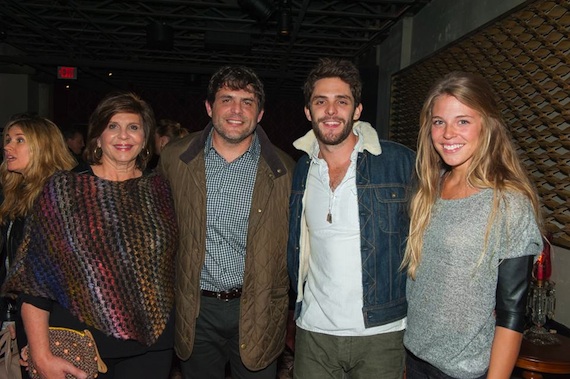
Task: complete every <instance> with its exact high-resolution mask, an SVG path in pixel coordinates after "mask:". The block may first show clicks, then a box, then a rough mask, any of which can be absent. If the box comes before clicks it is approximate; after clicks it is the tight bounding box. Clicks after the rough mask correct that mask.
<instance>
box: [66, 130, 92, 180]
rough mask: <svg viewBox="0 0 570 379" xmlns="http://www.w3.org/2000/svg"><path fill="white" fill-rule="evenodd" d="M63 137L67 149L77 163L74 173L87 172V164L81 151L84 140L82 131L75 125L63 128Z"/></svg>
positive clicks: (83, 146)
mask: <svg viewBox="0 0 570 379" xmlns="http://www.w3.org/2000/svg"><path fill="white" fill-rule="evenodd" d="M62 132H63V137H64V138H65V142H66V143H67V147H68V148H69V150H70V151H71V153H72V154H73V156H74V157H75V160H76V161H77V166H76V168H75V170H76V171H85V170H88V166H89V165H88V164H87V163H86V162H85V160H84V159H83V149H84V148H85V138H84V136H83V131H82V130H81V128H80V127H79V126H77V125H74V126H70V127H67V128H63V130H62Z"/></svg>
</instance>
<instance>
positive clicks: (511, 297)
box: [495, 255, 534, 333]
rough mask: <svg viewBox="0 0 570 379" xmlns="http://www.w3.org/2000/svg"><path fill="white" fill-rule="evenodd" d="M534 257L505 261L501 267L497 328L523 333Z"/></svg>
mask: <svg viewBox="0 0 570 379" xmlns="http://www.w3.org/2000/svg"><path fill="white" fill-rule="evenodd" d="M533 260H534V257H533V256H532V255H527V256H524V257H519V258H510V259H504V260H503V261H502V262H501V264H500V265H499V278H498V282H497V304H496V306H495V312H496V315H497V320H496V326H502V327H503V328H507V329H511V330H514V331H517V332H520V333H522V332H523V330H524V325H525V313H526V302H527V293H528V287H529V284H530V278H531V273H532V263H533Z"/></svg>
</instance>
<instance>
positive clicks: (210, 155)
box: [200, 133, 261, 292]
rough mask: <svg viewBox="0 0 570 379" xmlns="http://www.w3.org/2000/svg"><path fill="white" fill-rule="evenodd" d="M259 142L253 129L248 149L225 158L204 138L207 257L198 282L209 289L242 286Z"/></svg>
mask: <svg viewBox="0 0 570 379" xmlns="http://www.w3.org/2000/svg"><path fill="white" fill-rule="evenodd" d="M260 155H261V145H260V144H259V140H258V138H257V134H256V133H254V136H253V140H252V142H251V145H250V147H249V149H248V150H247V151H246V152H245V153H244V154H243V155H241V156H240V157H239V158H237V159H236V160H234V161H233V162H227V161H226V160H225V159H224V158H223V157H222V156H221V155H219V154H218V152H217V151H216V149H215V148H214V147H213V145H212V133H210V135H209V136H208V139H207V140H206V144H205V149H204V158H205V165H206V258H205V262H204V267H203V268H202V273H201V280H200V286H201V288H202V289H204V290H208V291H215V292H219V291H226V290H228V289H230V288H234V287H241V286H242V284H243V273H244V268H245V255H246V245H247V231H248V225H249V212H250V208H251V199H252V195H253V188H254V186H255V178H256V174H257V165H258V162H259V157H260Z"/></svg>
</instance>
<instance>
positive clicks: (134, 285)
mask: <svg viewBox="0 0 570 379" xmlns="http://www.w3.org/2000/svg"><path fill="white" fill-rule="evenodd" d="M153 137H154V114H153V112H152V109H151V107H150V106H149V105H148V104H147V103H146V102H145V101H143V100H142V99H140V98H139V97H138V96H137V95H135V94H132V93H125V92H120V93H113V94H110V95H108V96H107V97H105V98H104V99H103V100H102V101H101V102H100V103H99V104H98V106H97V108H96V109H95V111H94V112H93V114H92V115H91V117H90V119H89V133H88V139H87V148H86V154H85V157H86V160H87V162H88V163H89V165H90V166H89V167H90V171H89V172H87V173H77V172H65V171H59V172H57V173H55V174H54V175H53V176H52V177H51V178H50V179H49V180H48V181H47V183H46V185H45V187H44V188H43V191H42V192H40V194H39V197H38V199H37V201H36V203H35V205H34V207H33V208H32V209H31V211H30V214H29V216H28V218H27V223H26V228H25V231H24V237H23V242H22V244H21V246H20V249H19V251H18V257H17V259H16V261H15V263H14V266H13V268H12V270H11V272H10V274H9V276H8V279H7V281H6V285H5V291H7V292H10V293H16V294H19V295H20V298H21V303H22V305H21V315H22V318H23V321H24V326H25V329H26V334H27V337H28V342H29V352H30V359H32V360H33V361H34V363H35V366H36V367H37V370H38V373H39V375H40V376H41V377H42V378H44V379H56V378H57V379H60V378H63V377H64V376H65V375H66V374H69V375H73V376H75V377H77V378H85V377H86V374H85V373H84V372H82V371H81V370H79V369H78V368H76V367H75V366H74V365H73V364H71V363H69V362H67V361H66V360H64V359H62V358H59V357H55V356H53V355H52V354H51V352H50V351H49V344H48V326H59V327H66V328H71V329H76V330H84V329H88V330H89V331H91V333H92V334H93V337H94V339H95V341H96V343H97V348H98V350H99V353H100V355H101V358H102V359H103V361H104V363H105V364H106V365H107V367H108V372H107V373H106V374H99V377H98V378H100V379H107V378H112V379H119V378H120V379H129V378H133V379H134V378H137V379H138V378H153V379H155V378H156V379H161V378H162V379H166V378H168V375H169V372H170V368H171V364H172V354H173V350H172V347H173V341H174V320H173V315H172V313H173V307H174V255H175V253H176V249H177V246H178V233H177V224H176V218H175V215H174V207H173V201H172V197H171V193H170V187H169V185H168V182H167V181H166V180H165V179H164V178H162V177H161V176H160V175H158V174H156V173H149V174H148V175H147V174H146V173H145V166H146V162H147V160H148V158H149V156H150V154H151V153H150V151H149V146H150V145H149V144H151V143H152V142H153Z"/></svg>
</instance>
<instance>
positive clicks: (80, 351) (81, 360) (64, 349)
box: [28, 327, 107, 379]
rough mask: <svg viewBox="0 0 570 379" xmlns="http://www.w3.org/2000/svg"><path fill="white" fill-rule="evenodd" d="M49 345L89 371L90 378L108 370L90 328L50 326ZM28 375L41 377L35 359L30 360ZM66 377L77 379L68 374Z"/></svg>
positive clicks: (55, 353) (37, 378)
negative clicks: (74, 328) (81, 329)
mask: <svg viewBox="0 0 570 379" xmlns="http://www.w3.org/2000/svg"><path fill="white" fill-rule="evenodd" d="M49 347H50V350H51V352H52V354H53V355H55V356H58V357H60V358H63V359H65V360H67V361H69V362H71V363H73V364H74V365H75V366H76V367H78V368H80V369H81V370H83V371H85V372H86V373H87V375H88V376H87V378H88V379H94V378H96V377H97V375H99V372H102V373H105V372H107V366H106V365H105V363H104V362H103V361H102V360H101V357H100V356H99V352H98V351H97V345H95V340H94V339H93V336H92V335H91V333H90V332H89V330H84V331H79V330H73V329H67V328H57V327H50V328H49ZM28 375H29V376H30V378H32V379H40V376H39V374H38V371H37V370H36V368H35V366H34V362H33V360H31V359H30V360H29V365H28ZM65 378H66V379H75V377H74V376H72V375H70V374H67V375H66V376H65Z"/></svg>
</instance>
